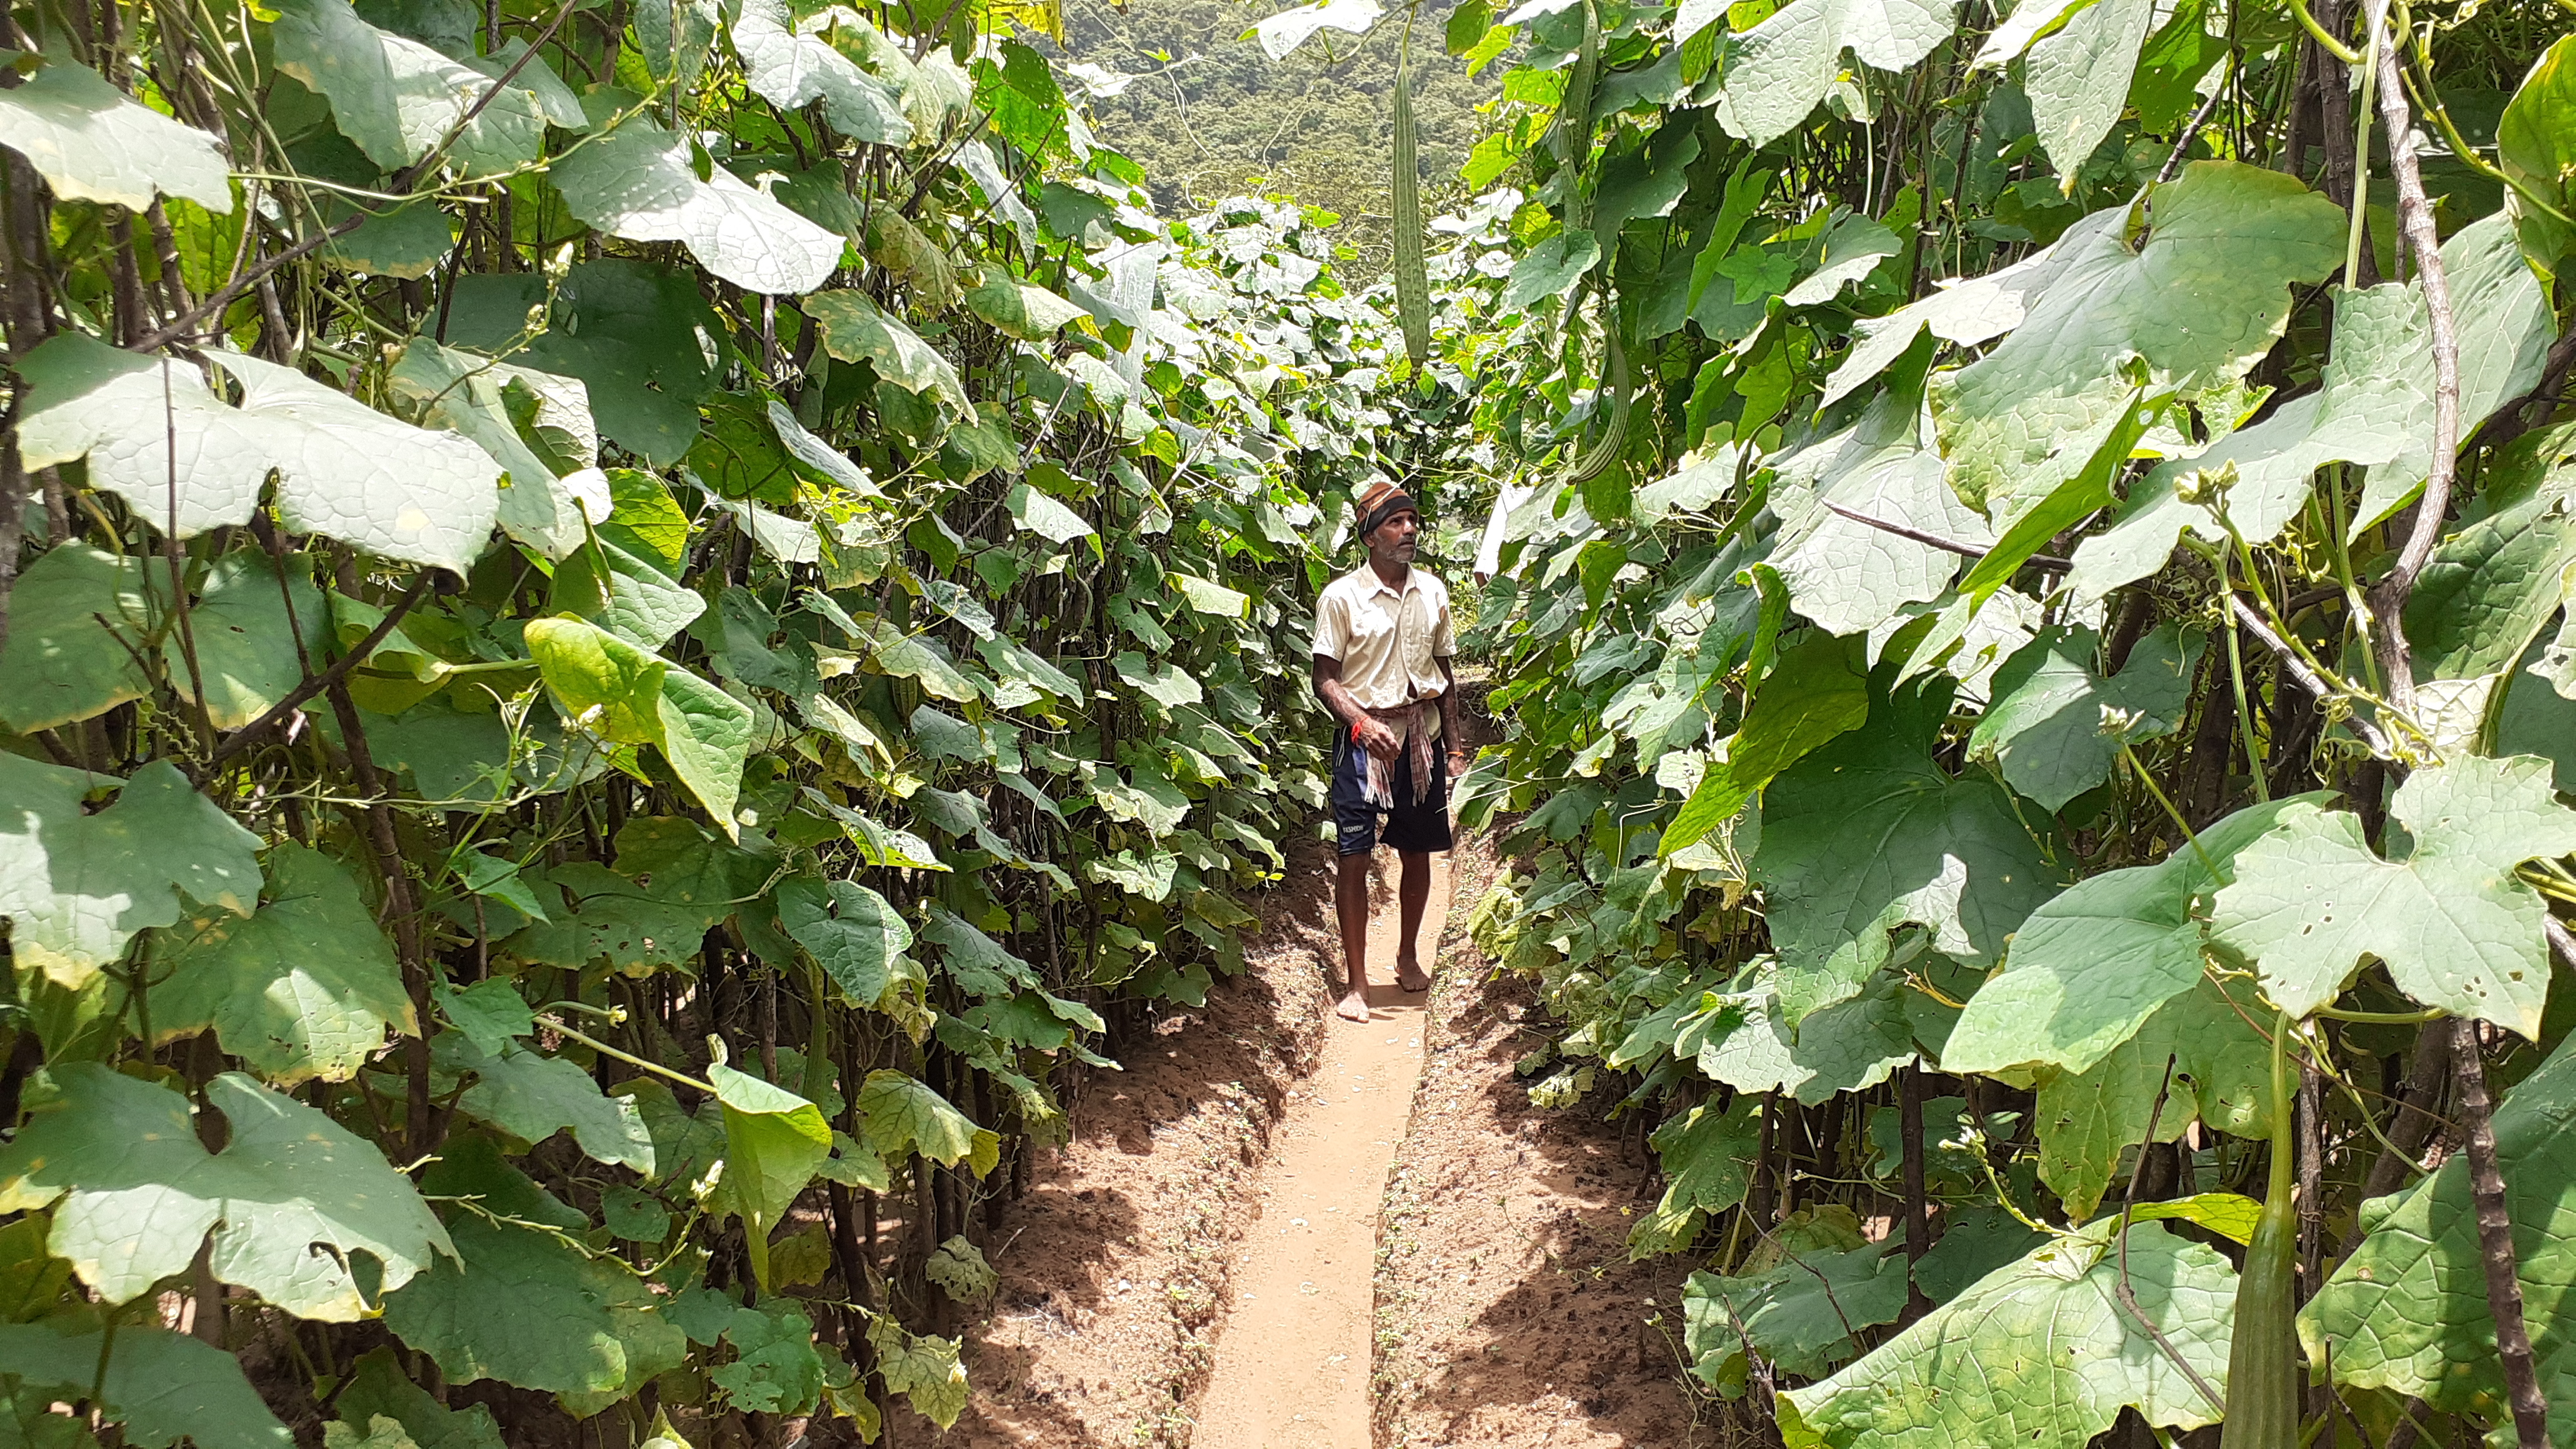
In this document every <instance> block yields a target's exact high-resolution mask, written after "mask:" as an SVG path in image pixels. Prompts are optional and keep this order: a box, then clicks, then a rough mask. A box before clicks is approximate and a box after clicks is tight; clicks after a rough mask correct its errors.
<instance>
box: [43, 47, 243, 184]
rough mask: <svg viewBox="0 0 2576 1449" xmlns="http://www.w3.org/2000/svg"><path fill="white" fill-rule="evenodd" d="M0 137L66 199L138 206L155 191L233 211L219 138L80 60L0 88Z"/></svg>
mask: <svg viewBox="0 0 2576 1449" xmlns="http://www.w3.org/2000/svg"><path fill="white" fill-rule="evenodd" d="M0 135H6V136H7V137H8V138H9V141H8V144H9V149H11V150H13V151H16V152H17V153H18V154H19V155H21V156H24V157H26V158H27V161H28V164H30V165H32V166H34V167H35V168H36V172H37V174H38V175H40V176H42V177H44V178H45V184H46V185H47V186H50V187H52V188H53V190H54V195H56V196H59V197H61V198H62V199H64V200H66V201H104V202H110V203H113V204H114V205H117V206H122V207H124V208H125V209H126V210H128V211H141V210H143V209H144V208H145V207H147V206H150V205H151V204H152V195H153V193H154V192H156V191H158V192H165V193H167V194H169V195H171V196H183V197H186V198H187V199H188V200H190V201H193V202H195V203H197V204H198V205H199V206H202V207H204V208H205V209H207V210H208V211H216V212H224V211H230V210H232V209H233V188H232V182H231V180H230V178H228V177H227V176H226V175H225V165H224V153H223V145H222V143H221V142H219V141H217V140H216V139H215V138H214V137H212V136H209V135H207V134H206V133H205V132H203V131H200V130H198V129H197V128H196V127H194V126H183V125H181V124H179V123H178V122H177V121H174V120H171V119H170V118H169V117H168V116H165V115H162V114H161V113H160V112H159V111H156V110H153V109H152V108H151V107H149V106H145V105H142V104H140V103H138V102H136V101H134V100H132V99H131V98H129V97H127V96H126V95H125V94H124V93H122V92H120V91H119V90H117V88H116V87H114V86H112V85H109V84H108V83H107V78H106V77H104V76H102V75H100V74H99V73H98V72H97V71H94V70H91V69H90V68H89V67H87V66H85V65H79V64H75V63H70V62H65V63H61V64H56V65H49V66H46V67H44V68H43V69H41V70H39V71H37V72H36V73H35V74H34V75H31V76H28V77H26V78H25V79H24V80H23V81H22V82H20V84H19V85H18V87H17V89H15V90H7V91H0Z"/></svg>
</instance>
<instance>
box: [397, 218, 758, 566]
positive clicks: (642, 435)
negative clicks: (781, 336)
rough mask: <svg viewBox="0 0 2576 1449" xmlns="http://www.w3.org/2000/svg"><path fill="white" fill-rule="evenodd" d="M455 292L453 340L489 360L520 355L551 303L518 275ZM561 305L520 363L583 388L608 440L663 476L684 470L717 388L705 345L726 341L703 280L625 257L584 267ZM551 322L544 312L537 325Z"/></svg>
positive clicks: (459, 286)
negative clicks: (532, 323)
mask: <svg viewBox="0 0 2576 1449" xmlns="http://www.w3.org/2000/svg"><path fill="white" fill-rule="evenodd" d="M455 285H456V305H455V307H454V308H453V309H452V313H451V317H450V321H449V327H448V336H449V337H450V338H451V339H452V340H455V341H458V342H461V343H463V344H465V345H470V346H473V347H476V348H479V349H481V350H484V351H491V352H501V351H508V350H510V349H511V348H513V347H515V346H517V345H518V342H519V339H520V336H521V334H522V332H523V331H524V329H525V328H526V327H527V325H528V321H529V313H530V312H531V310H532V309H538V308H540V307H541V306H542V304H543V303H544V302H545V300H546V292H545V286H544V279H542V278H537V277H529V276H525V275H519V274H514V275H510V276H493V275H488V274H486V275H466V276H461V277H459V278H457V279H456V284H455ZM553 302H554V307H553V309H552V319H551V320H552V322H553V326H552V328H551V329H549V330H544V331H540V332H539V333H538V335H537V336H536V338H535V340H534V341H532V342H529V343H528V344H527V346H526V350H525V351H523V352H520V353H518V354H517V360H519V361H522V362H525V363H526V364H528V365H529V366H531V367H541V368H544V369H546V370H547V371H548V372H550V373H560V374H563V375H565V376H569V377H574V378H578V379H580V381H581V382H582V384H583V386H584V387H585V388H586V389H587V390H588V391H589V394H590V408H591V413H592V415H593V416H594V417H595V418H596V419H597V420H598V424H599V430H600V432H601V433H603V434H605V435H606V436H607V438H608V440H609V441H611V442H613V443H616V444H617V445H618V446H620V447H623V448H626V449H628V450H630V451H632V452H634V453H637V454H639V455H641V456H642V457H643V458H644V460H645V461H646V462H648V463H650V464H651V465H652V466H654V467H657V468H660V467H668V466H670V465H671V464H673V463H676V462H678V461H680V459H681V458H682V457H684V456H686V455H687V453H688V451H689V444H690V441H691V440H692V439H693V438H695V437H696V436H697V432H698V404H699V403H700V402H702V401H703V400H705V398H706V397H707V396H708V394H709V393H711V392H712V391H713V390H714V388H715V382H716V377H715V374H714V372H713V371H712V370H711V364H710V363H709V361H708V357H707V351H706V348H705V346H704V345H703V344H702V343H701V342H700V341H699V338H700V337H701V336H702V335H703V336H706V337H722V336H723V335H725V330H724V327H723V324H722V323H721V322H719V321H718V320H717V318H716V316H715V314H714V312H713V311H712V310H711V309H709V307H708V306H707V303H706V300H705V299H704V298H703V297H701V296H699V294H698V288H697V283H696V281H695V280H694V275H693V274H691V273H688V272H684V271H681V270H680V269H678V268H667V267H657V266H651V265H648V264H646V263H643V262H637V261H630V260H626V259H623V258H617V257H609V258H603V259H601V260H599V261H595V262H581V263H577V264H576V265H575V266H574V267H573V269H572V270H571V272H569V273H568V274H566V276H565V277H564V279H563V281H562V283H561V285H560V286H559V287H558V288H557V290H556V292H555V294H554V297H553ZM547 322H548V317H547V316H546V315H545V313H544V312H542V311H540V312H539V313H538V315H537V317H536V325H537V326H538V327H539V328H545V327H546V324H547ZM717 357H718V361H719V362H721V360H722V358H723V353H722V352H721V351H719V352H718V354H717ZM612 486H613V484H612ZM679 522H680V524H681V525H682V526H683V527H685V520H679Z"/></svg>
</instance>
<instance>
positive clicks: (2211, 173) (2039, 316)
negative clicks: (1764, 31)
mask: <svg viewBox="0 0 2576 1449" xmlns="http://www.w3.org/2000/svg"><path fill="white" fill-rule="evenodd" d="M1802 3H1817V0H1802ZM1782 13H1783V14H1786V13H1787V12H1785V11H1784V12H1782ZM2146 199H2147V200H2151V201H2152V205H2153V209H2154V210H2153V216H2154V220H2153V224H2152V225H2145V224H2143V223H2142V222H2141V220H2140V213H2139V212H2138V210H2137V206H2138V204H2137V203H2133V204H2132V205H2131V206H2129V207H2125V208H2113V209H2111V210H2108V211H2100V212H2095V213H2094V214H2093V215H2091V216H2089V217H2086V218H2085V219H2084V220H2083V221H2082V222H2079V223H2078V224H2077V225H2076V226H2075V227H2074V228H2070V229H2069V230H2068V232H2067V234H2066V236H2065V237H2064V238H2062V239H2061V240H2060V241H2059V243H2058V246H2059V247H2060V248H2061V249H2062V251H2063V253H2064V260H2063V261H2062V263H2060V270H2059V271H2058V272H2057V275H2056V276H2055V277H2054V278H2053V279H2052V280H2051V281H2050V282H2049V284H2048V288H2047V290H2046V291H2044V292H2042V293H2041V294H2040V295H2039V297H2038V299H2037V300H2036V301H2035V302H2034V303H2032V304H2030V307H2029V315H2028V316H2027V317H2026V318H2025V320H2024V321H2023V322H2022V324H2021V325H2020V326H2019V327H2016V328H2015V329H2013V331H2012V333H2011V334H2010V335H2009V336H2007V337H2005V339H2004V340H2003V341H2002V342H2001V343H2000V344H1998V345H1997V346H1996V347H1995V348H1994V350H1992V351H1991V352H1988V353H1987V354H1986V355H1985V356H1984V357H1982V358H1980V359H1978V360H1977V361H1975V362H1973V363H1970V364H1969V365H1968V366H1966V367H1964V368H1960V369H1958V370H1956V371H1953V372H1944V373H1939V374H1936V375H1935V376H1934V378H1933V380H1932V416H1933V421H1934V424H1935V426H1936V427H1937V428H1938V430H1939V433H1940V437H1941V452H1942V456H1944V457H1945V458H1947V459H1948V460H1949V462H1950V467H1951V475H1950V476H1951V483H1952V486H1954V487H1956V488H1957V489H1958V490H1959V496H1960V497H1962V498H1964V499H1966V500H1967V501H1968V502H1969V503H1970V504H1971V505H1973V506H1975V507H1978V508H1980V509H1983V510H1985V511H1986V512H1987V513H1989V514H1992V515H2000V514H2002V513H2005V512H2007V511H2009V510H2011V509H2012V508H2013V507H2014V506H2015V505H2016V504H2019V503H2023V502H2026V501H2027V500H2026V499H2025V498H2024V495H2025V494H2027V493H2031V492H2033V491H2035V488H2036V486H2037V484H2038V483H2039V482H2041V481H2043V480H2044V481H2045V482H2046V483H2047V484H2048V485H2050V486H2053V485H2054V483H2055V482H2056V481H2057V480H2058V479H2059V478H2062V477H2065V476H2067V475H2068V474H2071V473H2072V472H2073V471H2074V469H2073V468H2071V467H2066V466H2064V465H2063V464H2062V463H2060V464H2056V465H2055V466H2056V471H2055V472H2053V473H2052V472H2051V468H2052V463H2053V458H2054V455H2055V454H2057V453H2058V452H2059V451H2060V449H2061V448H2062V447H2063V446H2064V445H2065V444H2066V443H2067V442H2068V440H2070V439H2077V438H2082V437H2084V436H2086V435H2088V434H2090V433H2093V432H2095V431H2096V430H2098V429H2099V427H2100V426H2101V424H2102V422H2103V420H2104V419H2105V418H2106V417H2107V416H2108V415H2110V414H2112V413H2116V412H2118V411H2119V410H2120V409H2122V408H2123V407H2125V406H2126V405H2127V403H2128V399H2129V396H2130V393H2131V391H2132V389H2133V387H2134V385H2135V384H2134V383H2133V382H2132V380H2131V378H2130V377H2129V375H2128V374H2129V371H2130V369H2131V368H2132V367H2133V366H2136V365H2143V368H2144V370H2145V372H2146V381H2147V382H2148V384H2149V385H2151V386H2154V387H2158V388H2163V387H2172V388H2175V389H2178V390H2180V392H2181V393H2182V394H2183V395H2184V396H2186V397H2188V396H2190V395H2192V394H2194V393H2197V392H2199V391H2201V390H2203V389H2206V388H2211V387H2219V386H2224V385H2227V384H2231V383H2234V382H2236V381H2237V380H2239V379H2241V378H2243V377H2244V375H2245V373H2246V372H2247V371H2248V370H2249V369H2251V368H2252V367H2253V366H2254V364H2255V363H2256V362H2257V361H2259V360H2261V358H2262V356H2263V354H2264V353H2265V352H2267V351H2269V350H2270V349H2271V346H2272V342H2273V339H2274V338H2276V337H2278V336H2279V335H2280V331H2281V327H2282V324H2283V323H2284V322H2286V321H2287V320H2288V318H2289V314H2290V288H2291V287H2292V286H2293V285H2297V284H2301V283H2309V282H2315V281H2317V280H2319V279H2320V278H2322V277H2324V276H2325V274H2326V273H2327V272H2328V271H2330V270H2332V269H2333V267H2334V266H2335V264H2336V263H2337V262H2338V261H2340V260H2341V259H2342V254H2343V236H2344V216H2343V213H2342V211H2340V210H2339V209H2337V208H2336V207H2335V206H2334V204H2333V203H2331V202H2329V201H2327V200H2326V199H2325V198H2324V197H2322V196H2318V195H2316V194H2314V193H2312V192H2310V191H2309V190H2308V189H2307V188H2306V187H2305V186H2303V185H2302V184H2300V182H2299V181H2298V179H2297V178H2296V177H2292V176H2286V175H2283V174H2282V173H2280V172H2277V171H2266V170H2263V169H2261V168H2260V167H2255V166H2249V165H2244V164H2241V163H2237V162H2230V161H2195V162H2193V163H2191V164H2190V165H2188V166H2186V167H2184V168H2183V173H2182V175H2181V176H2180V177H2179V178H2177V179H2176V180H2174V181H2171V182H2167V183H2165V184H2164V185H2161V186H2157V187H2154V188H2151V190H2150V193H2149V197H2148V198H2146ZM2133 234H2134V239H2133Z"/></svg>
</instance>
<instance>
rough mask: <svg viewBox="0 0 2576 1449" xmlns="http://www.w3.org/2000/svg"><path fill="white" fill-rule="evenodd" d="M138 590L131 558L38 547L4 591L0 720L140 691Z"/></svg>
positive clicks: (145, 617)
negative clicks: (6, 633) (6, 605)
mask: <svg viewBox="0 0 2576 1449" xmlns="http://www.w3.org/2000/svg"><path fill="white" fill-rule="evenodd" d="M31 360H32V359H31ZM31 466H33V465H31ZM143 589H144V574H143V565H142V564H141V562H139V561H137V560H134V559H129V558H120V557H118V556H117V555H115V554H112V553H108V552H106V551H104V550H102V549H96V548H92V547H90V546H89V545H88V544H85V543H78V542H73V543H62V544H56V545H55V546H54V547H52V548H49V549H47V550H45V551H44V552H43V553H42V554H39V555H38V556H37V558H36V561H35V562H34V563H32V564H29V565H28V566H27V568H26V570H25V572H23V573H21V574H20V575H19V576H18V579H17V583H16V585H15V586H14V587H13V588H12V589H11V591H10V595H9V638H8V642H7V645H6V647H5V648H0V723H5V724H7V725H8V726H9V728H11V729H13V730H16V731H18V732H19V733H21V734H32V733H34V732H35V731H37V730H49V729H52V728H54V727H55V726H57V725H65V724H70V723H72V722H74V721H76V720H84V719H91V718H94V717H96V716H98V715H102V714H105V713H107V712H108V711H109V710H111V709H114V708H116V707H117V706H118V705H120V704H123V703H125V702H126V701H127V700H129V699H141V698H142V697H143V696H144V695H146V694H148V693H150V692H151V682H150V681H149V680H148V679H146V678H145V676H144V673H143V671H142V669H141V668H140V667H138V666H137V665H136V663H135V662H134V661H135V654H136V653H138V652H140V651H139V649H138V647H137V646H138V645H139V644H140V642H141V640H142V638H143V634H144V631H145V629H146V628H147V627H148V626H149V625H150V623H151V622H152V613H153V610H152V608H151V606H150V605H147V604H146V603H145V601H144V596H143ZM164 597H165V599H166V595H165V596H164ZM102 619H104V620H106V621H107V625H108V626H110V627H102V626H101V624H100V622H99V621H100V620H102Z"/></svg>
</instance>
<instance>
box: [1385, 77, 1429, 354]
mask: <svg viewBox="0 0 2576 1449" xmlns="http://www.w3.org/2000/svg"><path fill="white" fill-rule="evenodd" d="M1391 180H1392V183H1393V190H1394V193H1395V198H1394V199H1395V206H1394V211H1395V311H1396V318H1397V320H1398V321H1400V322H1402V323H1403V324H1404V355H1405V356H1406V357H1409V358H1411V359H1413V365H1414V366H1415V367H1420V366H1422V365H1423V363H1425V362H1427V361H1429V360H1430V358H1431V279H1430V276H1429V274H1428V273H1427V272H1426V271H1425V270H1424V267H1423V261H1422V171H1421V162H1420V159H1419V143H1418V138H1417V137H1416V135H1415V132H1414V124H1413V67H1412V65H1411V64H1410V63H1404V64H1399V65H1398V66H1397V67H1396V72H1395V175H1394V176H1393V177H1392V178H1391Z"/></svg>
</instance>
